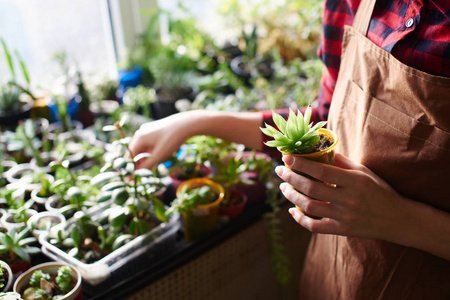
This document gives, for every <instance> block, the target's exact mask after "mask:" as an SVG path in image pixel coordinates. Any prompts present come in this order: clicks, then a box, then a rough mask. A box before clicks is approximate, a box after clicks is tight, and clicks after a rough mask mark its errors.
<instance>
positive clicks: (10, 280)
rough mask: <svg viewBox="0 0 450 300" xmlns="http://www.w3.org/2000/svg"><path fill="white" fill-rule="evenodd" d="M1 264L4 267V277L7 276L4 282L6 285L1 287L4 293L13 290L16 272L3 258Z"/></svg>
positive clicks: (0, 290)
mask: <svg viewBox="0 0 450 300" xmlns="http://www.w3.org/2000/svg"><path fill="white" fill-rule="evenodd" d="M0 265H1V266H2V268H3V278H5V282H4V284H5V286H4V287H3V288H1V289H0V292H1V293H4V292H8V291H10V290H11V288H12V285H13V283H14V274H13V271H12V270H11V267H10V266H9V265H8V264H7V263H6V262H4V261H3V260H0Z"/></svg>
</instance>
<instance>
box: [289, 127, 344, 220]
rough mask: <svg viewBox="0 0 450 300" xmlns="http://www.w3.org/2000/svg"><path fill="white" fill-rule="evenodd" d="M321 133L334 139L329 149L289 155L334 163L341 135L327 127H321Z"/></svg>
mask: <svg viewBox="0 0 450 300" xmlns="http://www.w3.org/2000/svg"><path fill="white" fill-rule="evenodd" d="M319 135H321V136H322V135H324V136H326V137H327V138H328V139H330V140H332V141H333V142H332V144H331V145H330V146H329V147H328V148H327V149H324V150H322V151H319V152H313V153H307V154H289V155H291V156H296V157H302V158H306V159H309V160H313V161H317V162H320V163H324V164H328V165H334V153H335V148H336V145H337V143H338V141H339V137H338V135H337V134H336V133H335V132H333V131H331V130H329V129H326V128H321V129H319ZM283 155H285V153H283ZM286 167H287V168H289V169H291V167H289V166H287V165H286ZM295 172H296V173H298V174H301V175H302V176H305V177H308V178H310V179H313V180H317V179H315V178H313V177H311V176H308V175H307V174H304V173H301V172H298V171H295ZM295 207H297V209H298V210H300V211H302V212H303V213H305V212H304V211H303V210H302V209H301V208H300V207H298V206H297V205H296V206H295ZM306 215H308V214H306ZM308 216H309V217H312V218H318V217H317V216H313V215H308Z"/></svg>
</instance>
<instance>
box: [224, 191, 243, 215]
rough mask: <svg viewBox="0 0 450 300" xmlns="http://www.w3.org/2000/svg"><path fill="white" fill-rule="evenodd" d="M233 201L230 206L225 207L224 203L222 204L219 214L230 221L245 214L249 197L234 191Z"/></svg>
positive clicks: (232, 194)
mask: <svg viewBox="0 0 450 300" xmlns="http://www.w3.org/2000/svg"><path fill="white" fill-rule="evenodd" d="M231 199H233V200H232V201H231V204H230V205H225V204H223V202H222V203H221V204H220V209H219V213H220V215H222V216H226V217H228V218H229V219H234V218H236V217H238V216H240V215H241V214H242V213H243V212H244V209H245V207H246V205H247V201H248V197H247V195H246V194H244V193H243V192H241V191H238V190H233V191H232V192H231Z"/></svg>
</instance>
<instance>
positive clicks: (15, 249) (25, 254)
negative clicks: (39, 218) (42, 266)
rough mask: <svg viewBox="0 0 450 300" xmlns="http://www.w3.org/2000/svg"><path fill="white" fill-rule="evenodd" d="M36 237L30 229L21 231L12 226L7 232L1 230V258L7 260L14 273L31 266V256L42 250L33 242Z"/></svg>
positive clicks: (26, 228) (35, 241)
mask: <svg viewBox="0 0 450 300" xmlns="http://www.w3.org/2000/svg"><path fill="white" fill-rule="evenodd" d="M35 243H37V240H36V238H34V237H33V236H31V235H30V229H29V228H28V227H25V228H24V229H22V230H21V231H16V229H15V228H11V229H10V230H9V231H7V232H3V231H0V259H1V260H3V261H6V262H7V263H8V264H9V266H10V267H11V270H12V271H13V273H14V274H19V273H21V272H23V271H25V270H27V269H29V268H30V267H31V256H33V255H36V254H38V253H40V252H41V249H40V248H38V247H35V246H32V245H33V244H35Z"/></svg>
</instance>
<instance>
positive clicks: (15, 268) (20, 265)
mask: <svg viewBox="0 0 450 300" xmlns="http://www.w3.org/2000/svg"><path fill="white" fill-rule="evenodd" d="M9 266H10V267H11V270H12V272H13V276H14V278H17V277H19V275H20V274H22V273H23V272H25V271H27V270H28V269H29V268H31V262H28V261H25V260H15V261H14V262H10V263H9Z"/></svg>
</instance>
